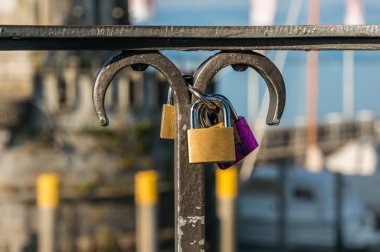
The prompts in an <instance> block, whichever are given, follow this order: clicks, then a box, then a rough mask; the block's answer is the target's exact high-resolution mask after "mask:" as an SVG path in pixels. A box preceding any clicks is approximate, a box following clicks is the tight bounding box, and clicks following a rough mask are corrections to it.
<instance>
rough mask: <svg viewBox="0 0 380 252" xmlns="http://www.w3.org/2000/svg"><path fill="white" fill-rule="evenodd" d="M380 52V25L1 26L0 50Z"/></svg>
mask: <svg viewBox="0 0 380 252" xmlns="http://www.w3.org/2000/svg"><path fill="white" fill-rule="evenodd" d="M123 49H126V50H127V49H129V50H130V49H133V50H218V49H224V50H229V49H230V50H236V49H241V50H380V25H354V26H344V25H318V26H304V25H302V26H8V25H3V26H0V50H123Z"/></svg>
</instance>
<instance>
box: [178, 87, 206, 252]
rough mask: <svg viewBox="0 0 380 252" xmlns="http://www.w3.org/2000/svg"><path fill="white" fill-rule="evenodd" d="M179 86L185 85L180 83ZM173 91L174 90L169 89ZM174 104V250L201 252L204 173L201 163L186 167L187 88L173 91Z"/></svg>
mask: <svg viewBox="0 0 380 252" xmlns="http://www.w3.org/2000/svg"><path fill="white" fill-rule="evenodd" d="M179 85H181V83H180V84H179ZM183 85H186V84H185V83H183ZM173 91H175V90H174V89H173ZM176 100H178V102H177V101H176ZM174 102H175V105H176V107H175V109H176V112H177V113H176V119H177V120H176V122H177V127H176V138H175V140H174V142H175V143H174V146H175V149H174V151H175V160H174V161H175V165H174V169H175V180H174V182H175V203H176V205H175V212H176V237H175V240H176V241H175V242H176V248H175V251H176V252H198V251H205V214H204V205H205V202H204V198H205V192H204V189H205V177H204V174H205V173H204V165H203V164H189V157H188V145H187V129H188V127H189V111H190V104H189V93H188V91H187V88H186V90H181V93H175V92H174Z"/></svg>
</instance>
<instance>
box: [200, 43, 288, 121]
mask: <svg viewBox="0 0 380 252" xmlns="http://www.w3.org/2000/svg"><path fill="white" fill-rule="evenodd" d="M239 64H240V65H246V66H250V67H252V68H253V69H255V70H256V71H257V72H258V73H259V74H260V75H261V77H263V78H264V80H265V82H266V84H267V87H268V91H269V97H270V102H269V109H268V113H267V119H266V122H267V124H268V125H278V124H279V123H280V120H281V116H282V114H283V112H284V109H285V101H286V89H285V83H284V79H283V77H282V75H281V72H280V71H279V70H278V68H277V67H276V66H275V65H274V64H273V63H272V61H270V60H269V59H268V58H267V57H265V56H263V55H261V54H259V53H256V52H253V51H222V52H220V53H217V54H215V55H213V56H211V57H210V58H208V59H207V60H206V61H204V62H203V63H202V65H201V66H200V67H199V68H198V69H197V71H196V72H195V73H194V87H195V88H197V89H198V90H199V91H201V92H204V91H205V90H206V88H207V86H208V85H210V84H211V81H212V79H213V77H214V76H215V75H216V74H217V73H218V72H219V71H220V70H222V69H223V68H225V67H227V66H230V65H239Z"/></svg>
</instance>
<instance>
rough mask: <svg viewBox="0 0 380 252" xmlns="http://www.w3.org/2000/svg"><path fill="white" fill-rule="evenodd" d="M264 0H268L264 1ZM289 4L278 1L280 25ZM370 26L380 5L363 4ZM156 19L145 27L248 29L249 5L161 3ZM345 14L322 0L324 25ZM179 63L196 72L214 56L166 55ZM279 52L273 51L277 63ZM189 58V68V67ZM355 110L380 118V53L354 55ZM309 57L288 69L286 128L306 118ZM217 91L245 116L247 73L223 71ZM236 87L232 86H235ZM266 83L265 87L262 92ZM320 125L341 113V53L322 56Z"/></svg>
mask: <svg viewBox="0 0 380 252" xmlns="http://www.w3.org/2000/svg"><path fill="white" fill-rule="evenodd" d="M263 1H264V0H263ZM290 2H291V1H290V0H279V1H278V12H277V15H276V19H275V24H277V25H281V24H284V21H285V17H286V14H287V11H288V8H289V5H290ZM364 3H365V13H366V22H367V23H368V24H380V15H379V14H378V13H380V1H378V0H364ZM156 6H157V13H156V16H155V17H154V18H153V19H151V20H149V21H147V22H145V23H142V24H150V25H248V15H249V13H248V10H249V1H248V0H245V1H231V0H192V1H178V0H158V1H157V2H156ZM344 11H345V1H343V0H321V17H320V20H321V24H342V23H343V18H344ZM307 12H308V1H305V0H304V1H303V7H302V10H301V14H300V18H299V22H298V24H307ZM165 53H166V55H168V57H171V58H172V59H174V60H176V59H180V62H178V63H177V64H178V65H179V66H180V68H182V69H183V68H185V66H186V65H188V64H191V65H194V66H195V67H197V66H198V65H199V64H201V62H202V61H203V60H204V59H206V58H207V57H208V55H210V52H165ZM275 53H276V52H273V51H272V52H268V54H267V55H268V57H269V58H271V59H273V58H274V56H275ZM189 59H190V61H191V62H190V63H186V61H187V60H189ZM355 59H356V61H355V64H356V68H355V85H356V86H355V110H356V112H358V111H360V110H371V111H373V113H374V114H375V115H380V104H379V102H378V99H379V98H378V96H379V95H378V94H380V83H378V82H379V81H378V80H380V71H379V69H380V60H379V59H380V52H363V51H360V52H356V53H355ZM305 63H306V53H305V52H290V53H289V57H288V59H287V62H286V67H285V69H284V70H283V76H284V79H285V83H286V85H287V94H288V96H287V105H286V109H285V113H284V116H283V121H282V125H283V126H286V125H290V124H292V123H294V121H295V120H296V119H297V118H300V117H301V118H302V117H305V102H306V101H305V92H306V74H305V73H306V69H305ZM221 74H222V76H223V77H222V78H221V82H220V83H218V86H217V90H218V92H221V93H223V94H225V95H227V96H228V97H229V98H230V100H231V101H232V102H233V104H234V105H235V107H236V109H237V110H238V112H239V113H240V114H242V115H246V113H247V105H246V104H247V100H246V96H247V95H246V92H247V74H246V73H236V72H233V71H230V70H229V69H224V70H223V71H222V73H221ZM231 83H233V85H231ZM264 88H265V84H264V83H261V86H260V89H261V93H262V91H263V90H264ZM318 100H319V104H318V112H319V121H323V120H324V119H325V117H326V116H327V115H328V114H329V113H341V111H342V52H339V51H338V52H331V51H327V52H326V51H325V52H321V53H320V69H319V98H318Z"/></svg>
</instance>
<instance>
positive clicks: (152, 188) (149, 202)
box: [135, 171, 157, 252]
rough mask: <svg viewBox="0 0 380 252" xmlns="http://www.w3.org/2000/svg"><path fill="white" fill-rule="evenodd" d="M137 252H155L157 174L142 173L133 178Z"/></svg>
mask: <svg viewBox="0 0 380 252" xmlns="http://www.w3.org/2000/svg"><path fill="white" fill-rule="evenodd" d="M135 200H136V215H137V218H136V220H137V223H136V247H137V252H156V251H157V220H156V203H157V173H156V172H155V171H142V172H139V173H137V174H136V176H135Z"/></svg>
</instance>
